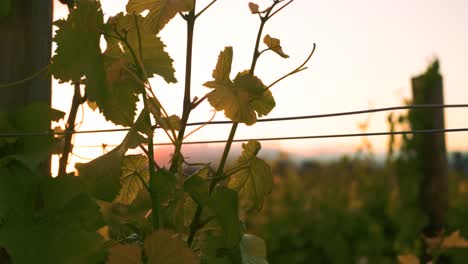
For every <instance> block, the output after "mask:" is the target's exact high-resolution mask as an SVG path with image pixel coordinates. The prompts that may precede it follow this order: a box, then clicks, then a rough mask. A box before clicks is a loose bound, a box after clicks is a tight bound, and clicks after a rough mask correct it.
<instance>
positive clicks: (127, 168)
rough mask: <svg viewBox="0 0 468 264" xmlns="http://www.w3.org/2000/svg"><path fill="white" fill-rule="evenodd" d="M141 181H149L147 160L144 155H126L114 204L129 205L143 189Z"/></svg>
mask: <svg viewBox="0 0 468 264" xmlns="http://www.w3.org/2000/svg"><path fill="white" fill-rule="evenodd" d="M142 180H143V181H145V182H148V181H149V171H148V158H147V157H146V156H144V155H128V156H125V157H124V158H123V161H122V170H121V176H120V184H121V185H122V188H121V190H120V193H119V195H118V196H117V198H116V199H115V202H119V203H122V204H131V203H132V202H133V200H135V198H136V197H137V195H138V193H139V192H140V191H141V190H142V189H144V185H143V183H142Z"/></svg>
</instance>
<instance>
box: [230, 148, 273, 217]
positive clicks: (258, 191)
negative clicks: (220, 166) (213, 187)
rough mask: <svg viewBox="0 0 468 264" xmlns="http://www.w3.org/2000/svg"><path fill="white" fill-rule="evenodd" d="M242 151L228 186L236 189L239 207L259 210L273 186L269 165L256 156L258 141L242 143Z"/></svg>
mask: <svg viewBox="0 0 468 264" xmlns="http://www.w3.org/2000/svg"><path fill="white" fill-rule="evenodd" d="M242 147H243V149H244V151H243V153H242V154H241V156H240V158H239V160H238V165H237V166H238V168H240V169H239V170H238V171H236V172H235V173H234V174H232V175H231V177H230V179H229V183H228V187H229V188H231V189H233V190H236V191H238V193H239V200H240V204H241V207H242V208H244V209H246V210H247V211H249V210H251V209H255V210H258V211H259V210H261V209H262V207H263V201H264V199H265V196H266V195H268V194H269V193H270V192H271V190H272V186H273V175H272V173H271V168H270V166H269V165H268V164H267V163H266V162H265V161H264V160H262V159H259V158H257V157H256V154H257V153H258V151H259V150H260V143H258V142H257V141H250V142H248V143H247V144H243V145H242Z"/></svg>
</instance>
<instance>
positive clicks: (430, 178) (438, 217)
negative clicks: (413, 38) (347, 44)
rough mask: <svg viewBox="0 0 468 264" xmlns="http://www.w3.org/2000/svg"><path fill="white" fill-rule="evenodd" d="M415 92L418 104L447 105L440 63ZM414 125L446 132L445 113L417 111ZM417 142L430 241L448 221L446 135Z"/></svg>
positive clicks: (424, 136)
mask: <svg viewBox="0 0 468 264" xmlns="http://www.w3.org/2000/svg"><path fill="white" fill-rule="evenodd" d="M412 88H413V103H414V104H416V105H419V104H443V103H444V96H443V80H442V76H441V75H440V73H439V62H438V61H435V62H434V63H433V64H432V65H431V66H429V68H428V69H427V71H426V72H425V73H424V74H422V75H420V76H417V77H415V78H413V79H412ZM410 123H411V128H412V129H413V130H421V129H444V128H445V120H444V109H443V108H438V109H425V110H413V111H411V112H410ZM414 142H415V151H416V155H417V160H418V162H419V167H420V169H421V172H422V179H421V186H420V201H421V208H422V210H423V211H424V212H425V214H426V215H427V217H428V220H429V222H428V225H427V226H426V227H425V229H424V230H423V233H424V235H425V236H426V237H435V236H438V235H440V234H441V232H442V231H443V229H444V218H445V214H446V211H447V209H448V192H449V190H448V175H447V151H446V145H445V134H444V133H434V134H418V135H414ZM424 263H425V262H424Z"/></svg>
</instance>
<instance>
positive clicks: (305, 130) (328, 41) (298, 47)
mask: <svg viewBox="0 0 468 264" xmlns="http://www.w3.org/2000/svg"><path fill="white" fill-rule="evenodd" d="M270 1H271V0H258V1H256V3H258V4H259V5H260V6H264V7H265V6H267V5H268V4H269V3H270ZM209 2H210V1H209V0H198V1H197V9H198V10H200V9H201V8H202V7H204V6H205V5H206V4H208V3H209ZM248 2H249V1H247V0H218V1H217V2H216V4H215V5H213V6H212V7H211V8H210V9H209V10H208V11H207V12H206V13H205V14H204V15H203V16H201V17H200V18H199V19H198V20H197V24H196V28H195V30H196V33H195V42H194V50H195V54H194V58H193V59H194V60H193V63H194V64H193V68H194V72H193V79H192V86H193V88H194V89H193V92H192V94H193V95H194V96H198V97H199V98H200V97H202V96H203V95H204V94H205V93H207V92H208V91H209V90H208V89H206V88H204V87H203V86H202V84H203V83H204V82H205V81H208V80H210V79H211V73H212V70H213V68H214V66H215V64H216V60H217V56H218V53H219V52H220V51H221V50H222V49H223V48H224V47H225V46H233V47H234V62H233V75H234V74H235V73H236V72H238V71H241V70H244V69H247V68H249V66H250V61H251V55H252V51H253V47H254V41H255V37H256V32H257V28H258V24H259V21H258V17H257V16H255V15H252V14H250V11H249V9H248ZM101 3H102V6H103V11H104V13H105V15H106V19H107V17H108V16H112V15H115V14H116V13H118V12H121V11H124V10H125V5H126V3H127V0H101ZM54 4H55V11H54V19H59V18H64V17H66V15H67V13H68V11H67V8H66V7H65V6H64V5H61V4H60V3H59V2H58V1H56V2H55V3H54ZM467 10H468V1H466V0H411V1H408V0H392V1H390V0H379V1H375V0H353V1H350V0H326V1H325V0H324V1H312V0H296V1H294V2H293V3H292V4H291V5H290V6H289V7H288V8H286V9H285V10H284V11H282V12H281V13H280V14H279V15H277V16H275V17H274V18H273V19H272V20H271V21H270V22H269V23H268V24H267V26H266V28H265V31H264V33H265V34H270V35H271V36H273V37H276V38H280V39H281V41H282V46H283V49H284V51H285V52H286V53H287V54H289V55H290V58H289V59H286V60H285V59H282V58H280V57H279V56H277V55H276V54H274V53H266V54H265V55H262V57H261V58H260V61H259V63H258V66H257V70H256V74H257V75H258V76H259V77H260V78H261V79H262V80H263V81H264V83H266V84H269V83H271V82H272V81H274V80H275V79H276V78H278V77H280V76H282V75H283V74H285V73H287V72H289V71H290V70H292V69H293V68H295V67H297V66H298V65H299V64H300V63H301V62H302V61H303V60H304V58H305V57H307V55H308V53H309V52H310V49H311V48H312V45H313V43H316V44H317V50H316V52H315V55H314V56H313V58H312V59H311V61H310V62H309V64H308V66H309V69H308V70H306V71H304V72H302V73H300V74H298V75H295V76H293V77H291V78H289V79H287V80H285V81H283V82H281V83H280V84H278V85H277V86H275V87H274V88H273V90H272V91H273V94H274V96H275V99H276V104H277V105H276V108H275V109H274V110H273V111H272V112H271V113H270V115H269V116H268V117H284V116H295V115H311V114H321V113H330V112H341V111H351V110H360V109H366V108H376V107H387V106H397V105H402V104H403V99H404V98H410V96H411V87H410V79H411V77H413V76H415V75H418V74H419V73H421V72H423V71H424V70H425V68H426V67H427V65H428V63H429V62H431V61H432V59H433V58H435V57H438V58H439V59H440V60H441V71H442V74H443V75H444V85H445V103H447V104H456V103H467V101H468V100H467V99H468V71H467V69H468V30H467V25H468V16H467V15H466V12H467ZM185 36H186V29H185V21H184V20H183V19H181V18H180V17H177V18H175V19H174V20H173V21H172V22H171V23H170V24H169V25H168V26H166V27H165V28H164V30H163V31H162V33H161V38H162V40H163V41H164V42H165V43H166V45H167V51H168V52H169V54H170V55H171V56H172V58H173V59H174V61H175V62H174V66H175V68H176V76H177V78H178V80H179V81H181V82H180V83H178V84H176V85H167V84H165V83H164V82H162V81H161V79H158V78H155V79H154V80H153V81H152V85H153V87H154V88H155V92H156V94H157V95H158V96H161V98H163V99H162V101H163V104H164V105H165V107H166V109H168V110H169V112H170V113H172V114H179V115H180V114H181V112H182V104H181V100H177V99H180V98H182V95H183V80H184V66H185V65H184V63H185V41H186V37H185ZM71 92H72V89H70V87H69V86H68V85H63V84H62V85H59V84H58V83H57V82H56V81H54V86H53V106H54V107H55V108H58V109H60V110H63V111H68V109H69V105H70V102H71ZM211 110H212V108H211V106H210V105H209V104H208V103H207V102H205V103H203V104H202V105H201V106H200V107H199V108H197V109H196V110H195V111H194V112H192V115H191V119H190V120H191V121H204V120H207V119H209V118H210V117H211V112H210V111H211ZM387 114H388V113H382V114H372V115H362V116H352V117H351V116H350V117H338V118H327V119H319V120H302V121H290V122H281V123H268V124H256V125H254V126H252V127H245V126H241V127H240V129H239V130H238V133H237V134H236V138H256V137H278V136H304V135H318V134H336V133H352V132H358V131H359V130H358V123H362V122H366V121H368V122H369V128H368V130H369V132H372V131H386V130H388V128H387V125H386V115H387ZM466 116H468V109H451V110H446V126H447V128H461V127H468V120H467V118H466ZM80 118H81V114H80V115H79V116H78V120H80ZM84 118H85V122H84V123H83V124H82V125H81V126H80V128H79V129H80V130H88V129H103V128H113V127H115V126H114V125H112V124H110V123H107V122H105V120H104V118H103V117H102V116H100V115H99V114H98V113H94V112H92V111H91V110H89V109H85V110H84ZM224 119H225V117H224V115H223V113H218V114H217V115H216V117H215V120H224ZM229 129H230V126H210V127H206V128H204V129H202V130H201V131H199V132H197V133H196V134H194V135H193V136H191V138H190V139H191V140H211V139H226V138H227V135H228V133H229ZM123 135H124V134H121V133H113V134H93V135H77V136H76V138H75V148H76V149H75V153H76V154H77V155H79V156H84V157H88V158H94V157H96V156H97V155H100V154H102V149H100V148H82V147H80V146H93V145H101V144H102V143H105V144H117V143H119V142H120V140H121V139H122V137H123ZM156 140H157V141H159V142H167V139H166V138H165V137H164V136H163V134H159V133H157V135H156ZM361 140H362V139H360V138H343V139H312V140H301V141H281V142H268V143H266V142H265V143H263V146H264V147H265V148H268V149H279V150H283V151H286V152H290V153H293V154H295V155H299V156H307V155H322V154H327V153H328V154H329V153H342V152H353V151H354V150H356V148H357V146H358V145H359V143H360V142H361ZM370 140H371V142H372V143H373V146H374V150H375V151H376V152H383V151H384V150H385V147H386V143H387V140H388V138H387V137H372V138H370ZM447 144H448V148H449V150H468V135H467V133H454V134H448V135H447ZM207 147H208V146H205V148H207ZM213 147H214V146H213ZM73 161H80V159H78V158H76V157H74V159H73ZM81 161H84V160H81Z"/></svg>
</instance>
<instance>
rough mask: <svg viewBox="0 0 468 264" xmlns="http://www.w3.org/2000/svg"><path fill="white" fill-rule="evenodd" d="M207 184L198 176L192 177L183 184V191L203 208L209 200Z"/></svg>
mask: <svg viewBox="0 0 468 264" xmlns="http://www.w3.org/2000/svg"><path fill="white" fill-rule="evenodd" d="M209 185H210V184H209V182H208V181H206V180H205V179H203V178H202V177H200V176H198V175H192V176H190V178H188V179H187V180H186V181H185V183H184V190H185V191H186V192H187V193H188V194H189V195H190V197H192V199H193V200H194V201H195V202H196V203H197V204H199V205H201V206H204V205H205V204H206V203H207V202H208V200H209V199H210V194H209Z"/></svg>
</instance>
